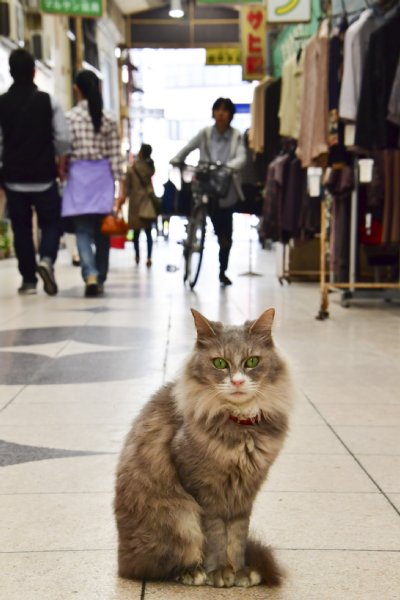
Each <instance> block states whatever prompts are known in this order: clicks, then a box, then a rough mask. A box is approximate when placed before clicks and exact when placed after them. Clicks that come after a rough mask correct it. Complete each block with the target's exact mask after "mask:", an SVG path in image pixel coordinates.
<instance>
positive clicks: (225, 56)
mask: <svg viewBox="0 0 400 600" xmlns="http://www.w3.org/2000/svg"><path fill="white" fill-rule="evenodd" d="M240 54H241V53H240V48H206V65H240V64H241V56H240Z"/></svg>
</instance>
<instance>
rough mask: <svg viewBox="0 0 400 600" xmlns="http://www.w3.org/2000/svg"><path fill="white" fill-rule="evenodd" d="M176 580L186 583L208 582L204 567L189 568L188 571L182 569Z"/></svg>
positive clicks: (198, 583)
mask: <svg viewBox="0 0 400 600" xmlns="http://www.w3.org/2000/svg"><path fill="white" fill-rule="evenodd" d="M176 581H179V583H183V584H184V585H205V584H206V583H207V573H206V572H205V570H204V569H203V567H196V568H195V569H188V570H187V571H182V573H180V574H179V575H178V576H177V577H176Z"/></svg>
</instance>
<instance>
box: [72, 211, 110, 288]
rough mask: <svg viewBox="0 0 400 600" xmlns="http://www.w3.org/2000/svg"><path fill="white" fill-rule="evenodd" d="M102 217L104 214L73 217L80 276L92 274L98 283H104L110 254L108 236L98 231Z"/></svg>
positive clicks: (85, 276) (84, 277) (84, 276)
mask: <svg viewBox="0 0 400 600" xmlns="http://www.w3.org/2000/svg"><path fill="white" fill-rule="evenodd" d="M103 217H104V215H77V216H75V217H73V221H74V226H75V234H76V244H77V246H78V252H79V259H80V261H81V270H82V277H83V279H84V280H86V278H87V277H88V276H89V275H94V276H96V277H97V279H98V281H99V283H104V282H105V280H106V279H107V272H108V261H109V256H110V238H108V237H107V236H105V235H103V234H102V233H101V231H100V227H101V222H102V220H103ZM93 245H94V247H95V251H93Z"/></svg>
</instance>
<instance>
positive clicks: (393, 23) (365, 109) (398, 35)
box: [356, 9, 400, 150]
mask: <svg viewBox="0 0 400 600" xmlns="http://www.w3.org/2000/svg"><path fill="white" fill-rule="evenodd" d="M399 56H400V9H398V11H397V13H396V15H395V16H394V17H392V18H391V19H390V20H389V21H388V22H387V23H384V24H383V25H381V27H379V28H378V29H377V30H376V31H374V32H373V33H372V34H371V38H370V42H369V47H368V52H367V56H366V60H365V64H364V69H363V79H362V87H361V95H360V101H359V105H358V113H357V127H356V145H357V146H359V147H361V148H365V149H367V150H373V149H379V148H396V147H397V144H398V138H399V128H398V127H397V125H394V124H393V123H390V122H389V121H388V120H387V113H388V104H389V98H390V93H391V91H392V86H393V81H394V77H395V74H396V68H397V63H398V60H399Z"/></svg>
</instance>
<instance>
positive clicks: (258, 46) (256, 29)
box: [241, 5, 267, 81]
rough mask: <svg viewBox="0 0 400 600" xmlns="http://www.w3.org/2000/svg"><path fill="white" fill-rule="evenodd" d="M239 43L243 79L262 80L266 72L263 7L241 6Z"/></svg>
mask: <svg viewBox="0 0 400 600" xmlns="http://www.w3.org/2000/svg"><path fill="white" fill-rule="evenodd" d="M241 41H242V67H243V76H242V77H243V79H244V80H246V81H252V80H254V79H262V78H263V77H265V74H266V70H267V68H266V60H267V40H266V32H265V8H264V7H263V6H257V5H254V6H242V8H241Z"/></svg>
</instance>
